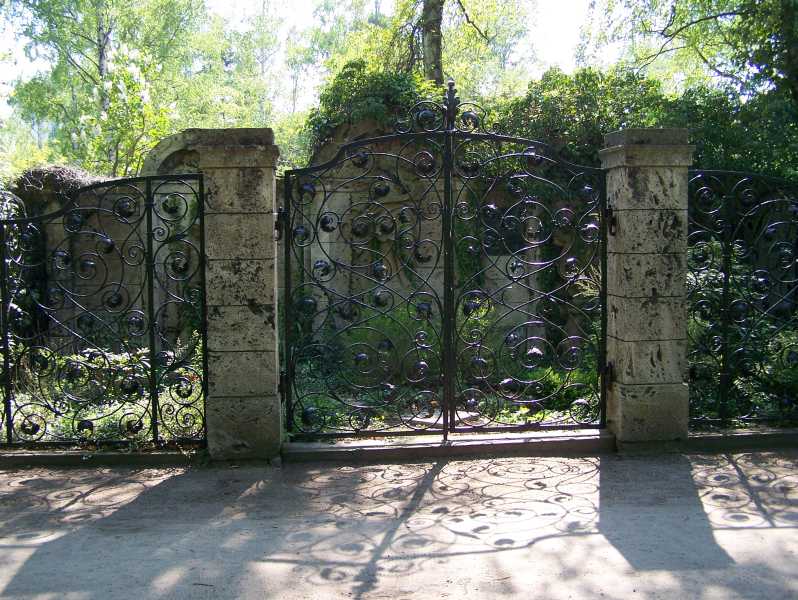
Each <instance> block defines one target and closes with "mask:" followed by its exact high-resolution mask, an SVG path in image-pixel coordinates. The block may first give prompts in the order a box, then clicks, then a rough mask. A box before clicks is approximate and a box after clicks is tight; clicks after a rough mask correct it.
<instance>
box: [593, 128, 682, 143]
mask: <svg viewBox="0 0 798 600" xmlns="http://www.w3.org/2000/svg"><path fill="white" fill-rule="evenodd" d="M688 137H689V131H688V130H687V129H685V128H684V127H628V128H626V129H621V130H619V131H612V132H610V133H607V134H606V135H605V136H604V145H605V146H607V147H613V146H628V145H633V146H635V147H637V146H640V145H646V146H662V145H666V146H672V145H679V144H681V145H685V144H687V141H688Z"/></svg>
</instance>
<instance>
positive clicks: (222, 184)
mask: <svg viewBox="0 0 798 600" xmlns="http://www.w3.org/2000/svg"><path fill="white" fill-rule="evenodd" d="M274 193H275V192H274V171H273V170H271V169H256V168H252V169H207V170H206V171H205V207H206V208H205V214H206V215H209V214H212V213H245V214H248V215H249V214H253V213H273V212H274Z"/></svg>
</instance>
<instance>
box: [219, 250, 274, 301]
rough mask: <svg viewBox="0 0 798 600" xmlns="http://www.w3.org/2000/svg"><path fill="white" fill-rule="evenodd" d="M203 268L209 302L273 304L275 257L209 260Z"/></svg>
mask: <svg viewBox="0 0 798 600" xmlns="http://www.w3.org/2000/svg"><path fill="white" fill-rule="evenodd" d="M206 264H207V267H206V270H205V277H206V295H207V298H208V304H209V305H211V306H220V305H226V306H229V305H239V306H244V305H249V304H258V305H262V304H274V282H275V280H274V259H272V258H269V259H264V260H239V259H233V260H209V261H208V262H207V263H206Z"/></svg>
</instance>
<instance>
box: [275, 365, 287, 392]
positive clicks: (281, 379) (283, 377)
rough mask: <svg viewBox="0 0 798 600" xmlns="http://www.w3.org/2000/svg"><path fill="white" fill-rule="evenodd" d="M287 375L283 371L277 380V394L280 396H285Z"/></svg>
mask: <svg viewBox="0 0 798 600" xmlns="http://www.w3.org/2000/svg"><path fill="white" fill-rule="evenodd" d="M287 376H288V374H287V373H286V372H285V371H280V377H279V378H278V379H277V393H278V394H280V395H281V396H284V395H285V392H286V385H285V383H286V377H287Z"/></svg>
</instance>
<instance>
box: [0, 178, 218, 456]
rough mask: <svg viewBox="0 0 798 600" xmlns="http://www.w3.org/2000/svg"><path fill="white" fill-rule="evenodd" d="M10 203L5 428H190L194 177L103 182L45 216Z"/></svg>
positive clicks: (60, 435)
mask: <svg viewBox="0 0 798 600" xmlns="http://www.w3.org/2000/svg"><path fill="white" fill-rule="evenodd" d="M6 205H7V206H10V205H8V204H6ZM15 206H16V211H15V212H14V214H7V215H4V216H5V217H6V218H5V219H4V220H3V221H2V222H0V231H2V237H3V239H2V242H3V243H2V244H0V251H2V253H3V262H2V265H3V270H4V275H5V277H4V282H3V289H2V300H3V310H2V333H3V361H4V363H3V364H4V407H5V411H4V416H3V419H4V421H5V423H4V425H5V431H6V442H7V443H32V442H57V443H60V442H69V443H72V442H81V441H123V440H128V441H139V442H143V441H154V442H156V443H160V442H163V441H169V440H198V439H201V438H202V437H203V436H204V399H205V391H204V390H205V370H206V369H205V358H204V356H205V355H204V270H203V267H202V265H203V260H202V257H203V253H204V248H203V240H202V236H203V229H202V219H203V215H202V211H203V205H202V185H201V177H200V176H179V177H178V176H175V177H170V176H164V177H150V178H137V179H128V180H118V181H112V182H108V183H102V184H98V185H94V186H90V187H87V188H83V189H81V190H79V191H78V192H77V194H76V195H75V196H74V198H73V199H72V201H71V202H70V203H69V204H68V205H66V206H65V207H63V208H62V209H60V210H58V211H56V212H53V213H51V214H47V215H44V216H37V217H30V218H29V217H27V216H26V215H25V214H24V212H21V211H22V207H21V206H20V205H19V204H16V205H15Z"/></svg>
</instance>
